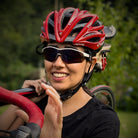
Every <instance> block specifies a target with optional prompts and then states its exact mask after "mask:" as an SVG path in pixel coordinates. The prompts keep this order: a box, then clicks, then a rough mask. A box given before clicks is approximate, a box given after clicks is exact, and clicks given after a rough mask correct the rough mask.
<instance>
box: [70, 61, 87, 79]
mask: <svg viewBox="0 0 138 138" xmlns="http://www.w3.org/2000/svg"><path fill="white" fill-rule="evenodd" d="M68 69H69V71H70V73H71V74H72V77H73V79H82V77H83V76H84V74H85V69H86V66H85V64H81V63H78V64H71V65H68Z"/></svg>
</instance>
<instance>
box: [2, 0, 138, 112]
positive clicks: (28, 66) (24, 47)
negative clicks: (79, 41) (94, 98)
mask: <svg viewBox="0 0 138 138" xmlns="http://www.w3.org/2000/svg"><path fill="white" fill-rule="evenodd" d="M54 2H55V1H54V0H49V1H47V0H40V1H37V0H20V1H19V0H12V1H11V0H1V4H0V86H2V87H5V88H7V89H11V90H12V89H18V88H20V87H21V85H22V83H23V81H24V80H25V79H37V78H38V76H39V74H38V69H39V66H40V63H41V62H42V59H41V58H40V57H39V56H38V55H37V54H36V53H35V47H36V46H37V45H38V44H40V38H39V35H40V27H41V26H42V23H43V20H44V19H45V17H46V15H47V14H48V13H49V12H50V11H52V10H54ZM59 2H60V3H62V5H63V6H64V7H67V6H74V7H78V8H80V9H86V10H89V11H90V12H91V13H95V14H98V15H99V20H100V21H102V22H103V24H104V25H106V26H110V25H114V26H115V27H116V29H117V34H116V37H115V38H113V39H112V40H106V42H107V43H111V45H112V47H111V52H110V53H109V54H108V59H107V61H108V65H107V67H106V69H105V70H104V71H103V72H101V73H95V74H93V77H92V79H91V80H90V82H89V83H88V87H89V88H92V87H93V86H96V85H100V84H106V85H109V86H110V87H111V88H112V90H113V92H114V94H115V96H116V103H117V108H118V109H122V110H133V111H138V92H137V91H138V85H137V84H138V79H137V77H138V73H137V69H138V54H137V53H138V39H137V38H138V26H137V19H138V11H137V6H138V2H137V1H136V0H134V1H133V2H132V1H131V0H114V1H111V0H70V1H68V0H63V1H61V0H60V1H59ZM132 107H133V108H132Z"/></svg>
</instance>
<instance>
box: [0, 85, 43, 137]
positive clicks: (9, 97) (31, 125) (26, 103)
mask: <svg viewBox="0 0 138 138" xmlns="http://www.w3.org/2000/svg"><path fill="white" fill-rule="evenodd" d="M0 101H2V102H8V103H10V104H14V105H17V106H19V107H20V108H21V109H23V110H24V111H25V112H26V113H27V114H28V115H29V122H28V123H27V125H26V126H21V127H19V129H18V130H19V131H18V132H19V133H18V132H17V134H16V136H17V135H18V138H25V133H26V137H27V136H28V135H31V134H32V137H33V138H38V137H39V135H40V131H41V128H42V126H43V121H44V116H43V114H42V112H41V110H40V109H39V107H38V106H37V105H36V104H35V103H33V102H32V101H30V100H29V99H27V98H26V97H24V96H22V95H19V94H18V93H15V92H13V91H9V90H7V89H4V88H2V87H0ZM25 131H27V132H25ZM27 133H29V134H27ZM30 133H31V134H30Z"/></svg>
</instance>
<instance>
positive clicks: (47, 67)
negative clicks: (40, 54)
mask: <svg viewBox="0 0 138 138" xmlns="http://www.w3.org/2000/svg"><path fill="white" fill-rule="evenodd" d="M44 66H45V70H46V73H47V74H49V73H50V70H51V67H52V63H51V62H48V61H46V60H45V61H44Z"/></svg>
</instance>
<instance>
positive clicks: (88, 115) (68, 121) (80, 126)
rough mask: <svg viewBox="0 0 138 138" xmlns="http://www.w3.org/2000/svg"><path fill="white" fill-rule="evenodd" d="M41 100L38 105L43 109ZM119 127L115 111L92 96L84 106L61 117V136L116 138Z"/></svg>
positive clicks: (66, 137)
mask: <svg viewBox="0 0 138 138" xmlns="http://www.w3.org/2000/svg"><path fill="white" fill-rule="evenodd" d="M41 102H42V103H43V102H45V100H43V101H41ZM41 102H40V103H39V107H41V109H42V110H44V107H45V106H44V103H43V104H42V103H41ZM119 127H120V122H119V119H118V116H117V114H116V113H115V111H114V110H113V109H112V108H110V107H108V106H106V105H104V104H103V103H101V102H100V101H99V100H98V99H96V98H95V96H94V97H93V98H92V99H91V100H90V101H89V102H88V103H87V104H86V105H85V106H83V107H82V108H80V109H79V110H77V111H76V112H74V113H73V114H71V115H69V116H66V117H64V118H63V130H62V138H118V137H119V129H120V128H119Z"/></svg>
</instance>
